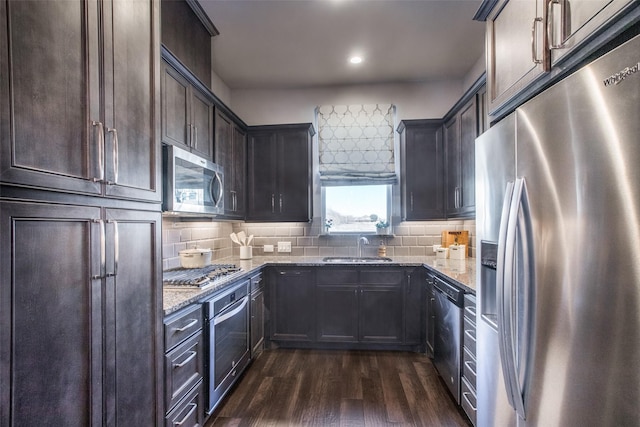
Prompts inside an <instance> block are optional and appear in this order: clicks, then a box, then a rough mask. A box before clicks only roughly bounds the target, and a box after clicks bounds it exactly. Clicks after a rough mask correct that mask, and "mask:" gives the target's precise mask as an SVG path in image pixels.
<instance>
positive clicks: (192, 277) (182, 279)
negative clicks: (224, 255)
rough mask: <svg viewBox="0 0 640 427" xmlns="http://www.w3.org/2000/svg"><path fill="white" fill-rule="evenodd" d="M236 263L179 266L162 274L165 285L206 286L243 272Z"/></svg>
mask: <svg viewBox="0 0 640 427" xmlns="http://www.w3.org/2000/svg"><path fill="white" fill-rule="evenodd" d="M241 272H242V268H240V267H236V265H235V264H211V265H208V266H206V267H202V268H177V269H174V270H168V271H165V272H164V273H163V274H162V282H163V284H164V286H191V287H200V288H201V287H205V286H207V285H210V284H213V282H215V281H216V280H220V279H222V278H225V277H228V276H230V275H233V274H236V273H241Z"/></svg>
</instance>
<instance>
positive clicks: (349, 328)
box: [316, 267, 360, 343]
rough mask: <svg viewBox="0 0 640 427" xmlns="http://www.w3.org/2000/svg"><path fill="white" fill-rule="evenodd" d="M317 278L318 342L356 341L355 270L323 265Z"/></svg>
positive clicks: (357, 291) (356, 289) (356, 282)
mask: <svg viewBox="0 0 640 427" xmlns="http://www.w3.org/2000/svg"><path fill="white" fill-rule="evenodd" d="M316 281H317V288H316V292H317V297H318V318H317V322H318V323H317V337H318V341H320V342H322V341H325V342H353V343H355V342H358V341H359V336H360V334H359V327H358V323H359V315H358V313H359V304H358V302H359V297H358V294H359V291H360V289H359V286H358V283H359V273H358V270H357V269H355V268H344V269H343V268H337V269H336V268H330V267H325V268H322V269H320V270H319V271H318V274H317V277H316Z"/></svg>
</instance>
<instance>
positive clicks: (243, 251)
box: [240, 246, 253, 259]
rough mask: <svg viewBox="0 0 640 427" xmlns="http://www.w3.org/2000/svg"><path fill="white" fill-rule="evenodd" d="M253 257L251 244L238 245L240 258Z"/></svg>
mask: <svg viewBox="0 0 640 427" xmlns="http://www.w3.org/2000/svg"><path fill="white" fill-rule="evenodd" d="M251 258H253V246H240V259H251Z"/></svg>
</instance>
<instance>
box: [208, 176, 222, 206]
mask: <svg viewBox="0 0 640 427" xmlns="http://www.w3.org/2000/svg"><path fill="white" fill-rule="evenodd" d="M214 182H217V183H218V192H217V194H214V193H213V192H214V188H215V186H214V185H213V183H214ZM222 192H223V189H222V177H221V176H220V174H219V173H218V172H214V174H213V177H212V178H211V183H210V185H209V193H210V194H211V200H213V204H214V205H215V206H216V207H219V206H220V203H222Z"/></svg>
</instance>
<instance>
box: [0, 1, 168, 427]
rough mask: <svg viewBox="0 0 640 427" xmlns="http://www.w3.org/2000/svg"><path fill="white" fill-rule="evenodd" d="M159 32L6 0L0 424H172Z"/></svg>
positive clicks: (79, 11)
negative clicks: (164, 324)
mask: <svg viewBox="0 0 640 427" xmlns="http://www.w3.org/2000/svg"><path fill="white" fill-rule="evenodd" d="M159 22H160V10H159V3H158V2H157V1H154V0H147V1H144V0H143V1H135V2H129V1H114V2H108V1H105V2H99V1H95V0H89V1H80V0H78V1H75V0H69V1H64V2H48V1H43V2H28V3H26V2H21V1H9V2H7V1H4V0H2V1H0V150H1V151H0V192H1V194H2V195H3V198H2V201H0V244H1V245H2V248H3V249H2V251H1V253H0V384H2V386H3V387H2V390H3V392H2V393H1V394H0V425H10V424H11V425H27V424H33V423H34V419H37V423H38V424H42V425H65V426H73V425H82V426H102V425H160V424H161V423H163V416H164V413H163V407H164V405H163V399H162V391H163V383H162V377H163V375H162V365H161V359H162V348H163V346H162V329H161V320H162V289H161V280H160V278H161V274H162V265H161V241H160V238H161V230H160V229H161V213H160V202H161V186H160V174H161V157H160V144H159V136H160V120H159V117H160V115H159V112H160V108H159V106H160V78H159V77H160V46H159V35H160V33H159V30H160V26H159ZM43 408H52V409H51V410H46V409H45V410H43ZM34 414H35V415H34ZM34 417H35V418H34Z"/></svg>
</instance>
